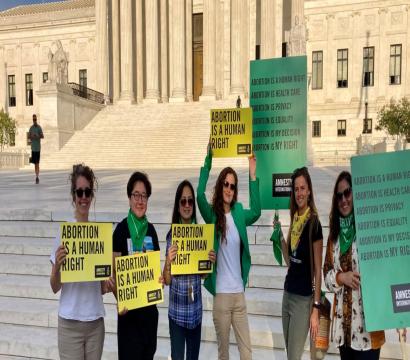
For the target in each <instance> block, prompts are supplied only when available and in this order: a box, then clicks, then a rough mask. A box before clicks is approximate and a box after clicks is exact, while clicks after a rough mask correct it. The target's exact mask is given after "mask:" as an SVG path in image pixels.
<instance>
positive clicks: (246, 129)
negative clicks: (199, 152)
mask: <svg viewBox="0 0 410 360" xmlns="http://www.w3.org/2000/svg"><path fill="white" fill-rule="evenodd" d="M210 142H211V148H212V150H213V156H214V157H243V156H250V155H251V153H252V108H235V109H214V110H211V139H210Z"/></svg>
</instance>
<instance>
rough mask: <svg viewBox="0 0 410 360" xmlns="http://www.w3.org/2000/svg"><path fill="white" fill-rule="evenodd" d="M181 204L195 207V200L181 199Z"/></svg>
mask: <svg viewBox="0 0 410 360" xmlns="http://www.w3.org/2000/svg"><path fill="white" fill-rule="evenodd" d="M179 203H180V204H181V206H187V204H188V206H194V199H193V198H181V200H179Z"/></svg>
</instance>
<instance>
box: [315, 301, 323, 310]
mask: <svg viewBox="0 0 410 360" xmlns="http://www.w3.org/2000/svg"><path fill="white" fill-rule="evenodd" d="M313 307H314V308H316V309H318V310H320V308H321V307H322V304H321V303H320V301H314V302H313Z"/></svg>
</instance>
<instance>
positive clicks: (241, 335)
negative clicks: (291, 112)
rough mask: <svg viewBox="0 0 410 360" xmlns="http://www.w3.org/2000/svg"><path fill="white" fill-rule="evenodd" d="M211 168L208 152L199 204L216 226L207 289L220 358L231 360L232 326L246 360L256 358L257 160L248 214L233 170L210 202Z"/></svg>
mask: <svg viewBox="0 0 410 360" xmlns="http://www.w3.org/2000/svg"><path fill="white" fill-rule="evenodd" d="M211 166H212V152H211V151H210V150H208V154H207V156H206V158H205V163H204V166H203V167H202V168H201V173H200V177H199V184H198V189H197V202H198V208H199V211H200V212H201V215H202V217H203V218H204V220H205V222H206V223H208V224H215V238H214V249H215V252H216V253H217V260H216V265H215V266H214V269H213V272H212V273H211V274H210V275H209V276H208V277H207V278H206V279H205V283H204V285H205V288H206V289H207V290H208V291H209V292H210V293H211V294H212V295H214V305H213V312H212V314H213V320H214V325H215V331H216V336H217V340H218V359H219V360H225V359H229V333H230V327H231V325H232V327H233V329H234V332H235V337H236V341H237V343H238V347H239V353H240V357H241V360H248V359H252V349H251V341H250V335H249V324H248V315H247V311H246V301H245V294H244V291H245V286H246V283H247V281H248V275H249V269H250V267H251V254H250V251H249V243H248V236H247V232H246V227H247V226H249V225H252V224H253V223H254V222H255V221H256V220H258V218H259V217H260V215H261V206H260V199H259V180H258V179H257V178H256V158H255V156H251V157H249V193H250V208H249V209H244V208H243V206H242V204H241V203H239V202H237V198H238V176H237V174H236V172H235V171H234V170H233V169H232V168H230V167H226V168H224V169H223V170H222V171H221V173H220V174H219V176H218V179H217V181H216V184H215V188H214V193H213V197H212V203H211V204H209V203H208V201H207V199H206V196H205V189H206V184H207V182H208V178H209V172H210V171H211Z"/></svg>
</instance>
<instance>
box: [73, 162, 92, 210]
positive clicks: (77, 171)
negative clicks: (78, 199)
mask: <svg viewBox="0 0 410 360" xmlns="http://www.w3.org/2000/svg"><path fill="white" fill-rule="evenodd" d="M80 176H83V177H85V178H86V179H87V181H88V182H89V183H90V189H91V190H92V192H91V197H94V192H95V190H97V186H98V184H97V178H96V177H95V175H94V172H93V171H92V170H91V168H90V167H89V166H86V165H84V164H76V165H73V171H72V172H71V174H70V176H69V181H70V183H71V192H70V193H71V196H72V199H73V202H74V201H75V190H76V185H77V179H78V178H79V177H80Z"/></svg>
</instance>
